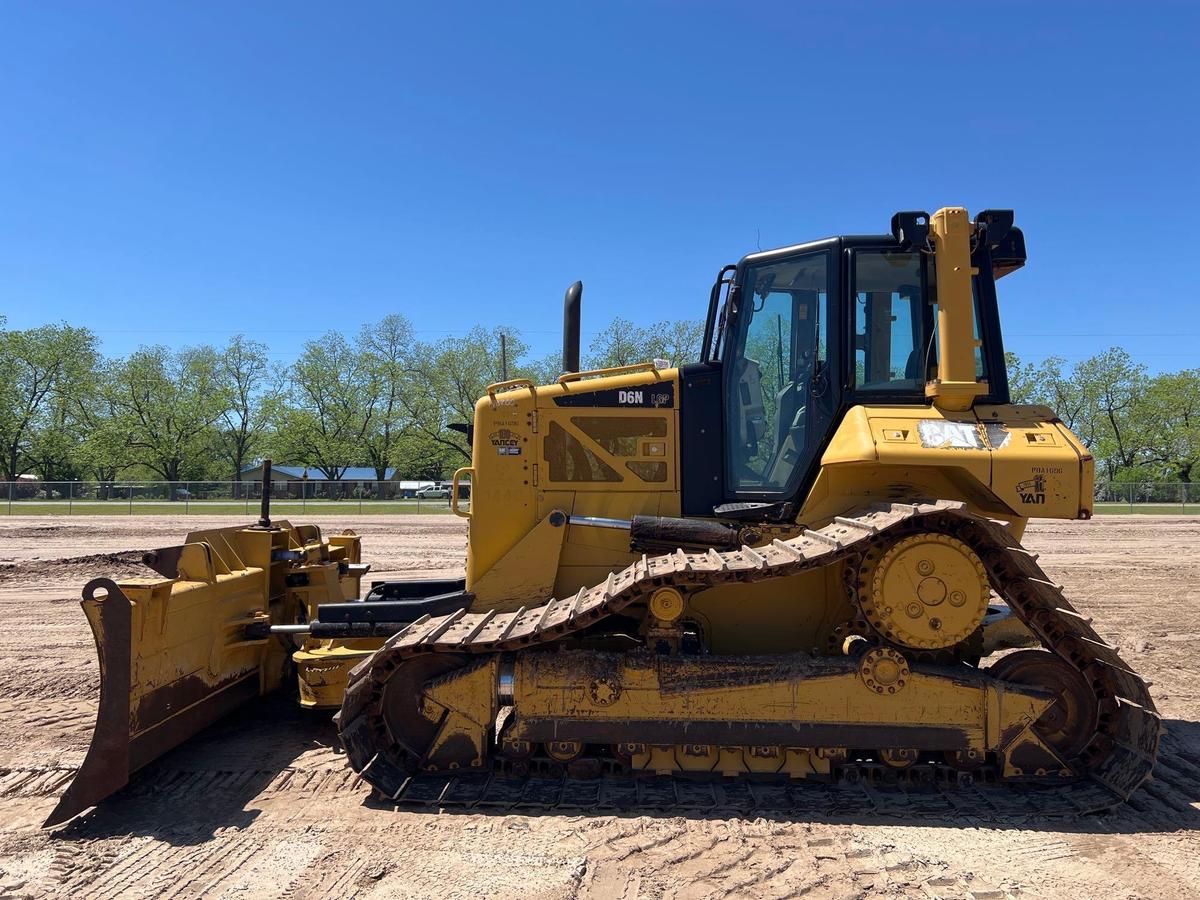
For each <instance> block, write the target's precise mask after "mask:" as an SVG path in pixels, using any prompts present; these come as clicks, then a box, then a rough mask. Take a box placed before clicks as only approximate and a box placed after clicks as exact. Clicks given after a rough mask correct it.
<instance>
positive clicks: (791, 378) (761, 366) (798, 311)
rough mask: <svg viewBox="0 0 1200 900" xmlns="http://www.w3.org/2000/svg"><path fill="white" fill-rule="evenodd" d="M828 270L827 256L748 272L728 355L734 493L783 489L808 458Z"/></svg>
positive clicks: (822, 254)
mask: <svg viewBox="0 0 1200 900" xmlns="http://www.w3.org/2000/svg"><path fill="white" fill-rule="evenodd" d="M829 270H830V265H829V254H828V253H827V252H826V251H824V250H822V251H817V252H814V253H806V254H801V255H798V256H794V257H790V258H788V259H785V260H779V261H775V262H770V263H763V264H761V265H757V266H749V267H747V269H746V272H745V275H744V276H743V279H742V288H741V291H740V294H739V298H738V309H737V314H736V319H735V321H734V324H733V328H732V333H731V334H730V335H729V344H728V352H727V353H726V354H725V359H726V365H728V366H730V367H731V371H730V377H729V378H728V380H727V382H726V384H727V388H726V390H727V391H728V396H727V398H726V409H728V410H729V411H730V413H731V415H730V416H729V418H728V419H727V421H726V429H727V431H726V446H727V449H728V453H727V456H726V459H727V464H728V469H729V471H728V473H727V475H728V479H729V483H730V486H731V487H732V488H733V490H734V491H737V492H774V491H779V490H782V489H784V488H785V487H786V485H787V483H788V482H789V480H790V479H791V476H792V474H793V473H794V472H795V471H796V470H797V468H798V467H799V466H800V464H801V463H803V461H804V459H805V453H806V444H807V442H808V440H809V435H808V418H809V417H808V398H809V397H810V395H811V392H812V386H813V381H814V378H822V377H827V376H826V373H823V372H822V366H823V365H824V364H825V362H824V361H825V359H826V353H827V347H826V334H827V330H826V329H827V325H826V322H827V320H828V318H829V312H828V303H829Z"/></svg>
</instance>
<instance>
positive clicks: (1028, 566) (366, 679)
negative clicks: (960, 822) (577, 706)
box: [337, 501, 1162, 814]
mask: <svg viewBox="0 0 1200 900" xmlns="http://www.w3.org/2000/svg"><path fill="white" fill-rule="evenodd" d="M916 531H937V532H942V533H946V534H951V535H954V536H955V537H957V538H958V539H960V540H962V541H964V542H965V543H967V544H968V545H970V546H971V547H972V548H973V549H974V550H975V552H976V553H977V554H978V555H979V557H980V559H981V560H982V561H983V563H984V566H985V568H986V569H987V573H988V577H989V580H990V582H991V585H992V587H993V589H994V590H995V591H996V593H997V594H999V595H1000V596H1001V597H1002V598H1003V599H1004V600H1005V601H1006V602H1007V603H1008V605H1009V606H1010V607H1011V609H1012V610H1013V612H1014V613H1015V614H1016V615H1017V616H1018V617H1019V618H1020V619H1021V621H1023V622H1024V623H1025V625H1026V626H1027V627H1028V628H1029V629H1030V630H1031V631H1032V632H1033V633H1034V634H1035V635H1036V636H1037V637H1038V638H1039V639H1040V641H1041V642H1042V645H1043V646H1044V647H1045V648H1046V649H1047V650H1049V651H1051V652H1052V653H1054V654H1056V655H1057V656H1058V657H1059V658H1060V659H1061V660H1063V661H1065V662H1066V663H1067V664H1068V665H1070V666H1072V667H1073V668H1074V669H1075V670H1076V671H1078V672H1079V673H1080V674H1081V675H1082V676H1083V677H1084V678H1085V679H1086V680H1087V682H1088V685H1089V686H1090V688H1091V690H1092V692H1093V693H1094V695H1095V697H1096V702H1097V708H1098V715H1097V717H1096V722H1097V724H1096V730H1095V733H1094V734H1093V735H1092V736H1091V738H1090V739H1089V740H1088V741H1087V742H1086V744H1085V745H1084V746H1083V749H1082V750H1081V751H1080V752H1079V754H1078V756H1077V757H1075V758H1074V759H1071V760H1068V763H1069V764H1070V765H1071V767H1072V769H1073V770H1074V771H1076V772H1079V773H1081V774H1083V775H1084V776H1086V777H1084V778H1081V779H1079V780H1076V781H1073V782H1066V783H1056V784H1055V785H1054V786H1053V787H1049V786H1046V785H1031V786H1016V785H1009V786H1006V787H1005V788H1004V789H1003V790H999V789H983V790H986V791H987V793H988V794H989V801H988V803H987V804H985V808H993V809H998V807H1005V808H1007V807H1010V806H1013V805H1014V804H1015V805H1016V809H1013V810H1010V812H1021V811H1022V810H1023V811H1024V813H1025V814H1028V813H1029V811H1030V807H1029V805H1028V804H1029V802H1030V800H1031V799H1033V800H1036V803H1035V804H1034V805H1035V806H1037V807H1043V809H1042V810H1041V811H1042V812H1043V813H1045V812H1046V809H1044V807H1046V806H1047V804H1048V802H1049V803H1051V804H1057V806H1058V807H1059V808H1060V809H1061V811H1062V812H1064V813H1069V814H1078V813H1082V812H1095V811H1099V810H1103V809H1106V808H1109V807H1112V806H1115V805H1117V804H1119V803H1121V802H1123V801H1124V800H1125V799H1127V798H1128V797H1129V795H1130V794H1132V793H1133V791H1134V790H1136V789H1137V788H1138V786H1139V785H1141V784H1142V782H1144V781H1145V780H1146V779H1147V778H1148V777H1149V776H1150V771H1151V769H1152V768H1153V765H1154V759H1155V756H1156V754H1157V749H1158V742H1159V736H1160V733H1161V730H1162V729H1161V723H1160V720H1159V716H1158V714H1157V712H1156V711H1155V709H1154V704H1153V701H1152V700H1151V698H1150V694H1149V691H1148V690H1147V688H1146V685H1145V683H1144V682H1143V681H1142V680H1141V679H1140V678H1139V677H1138V676H1137V675H1136V674H1134V673H1133V672H1132V671H1131V670H1130V669H1129V667H1128V666H1127V665H1126V664H1125V663H1124V661H1123V660H1122V659H1121V658H1120V656H1119V655H1118V654H1117V651H1116V650H1115V649H1114V648H1113V647H1111V646H1109V645H1108V644H1106V643H1105V642H1104V641H1103V639H1102V638H1101V637H1100V636H1099V635H1098V634H1097V633H1096V631H1095V630H1094V629H1093V628H1092V627H1091V623H1090V620H1088V619H1085V618H1084V617H1082V616H1080V615H1079V613H1077V612H1076V611H1075V610H1074V609H1073V608H1072V607H1071V605H1070V603H1068V602H1067V600H1066V599H1065V598H1064V597H1063V594H1062V589H1061V586H1059V585H1055V584H1053V583H1052V582H1051V581H1050V580H1049V579H1048V578H1047V577H1046V575H1045V573H1044V572H1043V571H1042V570H1041V568H1040V567H1039V566H1038V565H1037V562H1036V559H1037V557H1036V555H1035V554H1032V553H1030V552H1028V551H1027V550H1025V549H1024V548H1023V547H1021V545H1020V544H1019V543H1018V542H1017V541H1016V540H1015V539H1014V538H1013V537H1012V535H1011V534H1010V533H1009V532H1008V530H1007V529H1006V528H1005V527H1004V526H1003V525H1002V524H1000V523H996V522H993V521H991V520H988V519H984V518H982V517H979V516H976V515H974V514H971V513H969V512H967V511H966V509H965V507H964V504H962V503H955V502H948V501H939V502H936V503H915V504H878V505H875V506H872V507H869V508H868V509H866V510H864V511H862V512H860V513H858V514H857V515H853V516H849V517H842V516H839V517H837V518H836V519H834V521H833V522H831V523H830V524H829V525H827V526H825V527H824V528H821V529H819V530H808V529H805V530H804V531H803V532H802V533H801V535H799V536H798V537H795V538H792V539H790V540H786V541H784V540H775V541H773V542H772V543H771V544H767V545H763V546H760V547H748V546H743V547H742V548H740V549H739V550H730V551H724V552H718V551H716V550H709V551H707V552H704V553H687V552H684V551H683V550H678V551H676V552H675V553H672V554H666V555H663V556H655V557H648V556H643V557H642V558H641V559H640V560H639V561H637V562H635V563H633V564H632V565H630V566H628V567H626V568H625V569H624V570H623V571H621V572H616V573H613V574H611V575H610V576H609V577H608V579H607V580H606V581H605V582H604V583H603V584H599V585H595V586H593V587H591V588H585V589H581V590H580V591H579V592H578V593H577V594H575V595H574V596H572V597H562V598H554V599H551V600H549V601H547V602H546V603H544V604H542V605H540V606H537V607H532V608H527V609H525V608H523V609H520V610H517V611H516V612H511V613H496V612H494V611H491V612H485V613H468V612H463V611H459V612H456V613H452V614H450V615H447V616H440V617H428V616H427V617H424V618H422V619H419V620H417V621H416V622H413V623H412V624H411V625H409V626H408V627H407V628H405V629H404V630H403V631H401V632H399V633H398V634H396V635H394V636H392V637H391V638H389V639H388V641H387V642H386V643H385V644H384V646H383V647H382V648H380V650H378V651H377V652H376V653H375V654H374V655H373V656H372V657H370V658H369V659H367V660H365V661H364V662H363V663H362V664H360V665H359V666H358V667H357V668H356V669H355V670H354V671H353V672H352V673H351V676H350V682H349V685H348V687H347V691H346V697H345V700H344V702H343V705H342V710H341V712H340V713H339V714H338V716H337V721H338V728H339V732H340V734H341V738H342V741H343V744H344V746H345V748H346V752H347V756H348V758H349V761H350V765H351V766H352V767H353V768H354V770H355V771H357V772H359V773H360V774H361V775H362V777H363V778H364V779H365V780H366V781H367V782H368V783H370V784H372V785H373V786H374V787H375V788H376V789H377V790H378V791H379V792H380V793H382V794H383V795H385V796H387V797H389V798H391V799H393V800H396V801H397V802H401V803H409V804H412V803H416V804H432V805H438V806H455V805H463V806H474V805H484V806H500V807H502V806H504V805H506V804H507V805H510V806H512V807H514V808H516V807H519V808H530V807H537V808H547V809H554V808H570V809H575V808H597V809H601V808H606V807H610V806H612V805H614V804H616V801H615V800H611V798H613V797H624V798H626V801H628V802H629V805H631V806H635V807H644V806H645V805H646V804H645V802H644V799H645V798H644V796H643V795H644V794H645V792H646V791H647V790H649V788H647V787H646V784H649V783H658V784H660V785H661V784H662V783H669V784H673V785H674V784H687V785H697V784H702V783H703V782H697V781H695V780H693V779H690V778H689V779H663V778H662V777H655V778H647V777H640V778H629V777H628V776H624V777H620V776H609V777H606V778H601V779H593V780H591V781H590V782H589V783H590V784H591V787H582V786H579V787H573V786H572V785H576V784H578V780H577V779H572V778H568V777H565V776H564V777H559V778H555V777H545V776H524V777H522V776H513V775H510V774H504V773H501V772H495V773H488V774H483V773H477V772H476V773H471V774H469V775H467V774H462V775H456V774H455V773H447V774H435V773H420V774H416V775H414V774H412V773H411V772H410V771H408V770H409V768H411V767H410V766H409V765H407V764H406V763H405V752H404V748H403V747H401V746H400V745H399V744H397V743H395V742H394V741H393V739H392V737H391V736H390V735H389V732H388V729H387V727H386V726H385V724H384V722H383V717H382V713H381V704H382V696H383V692H384V689H385V686H386V684H387V682H388V680H389V679H390V678H392V677H393V675H395V673H396V672H397V670H398V669H400V668H401V667H403V666H405V665H406V664H408V663H409V662H410V661H411V660H413V659H414V658H416V657H420V656H424V655H426V654H431V653H454V654H465V655H481V654H494V653H501V652H512V651H519V650H524V649H527V648H530V647H536V646H539V645H548V644H552V643H554V642H555V641H558V640H560V639H562V638H563V637H566V636H568V635H571V634H574V633H577V632H580V631H582V630H583V629H584V628H587V627H588V626H590V625H592V624H593V623H595V622H597V621H599V620H601V619H603V618H605V617H607V616H610V615H613V614H615V613H618V612H620V611H621V610H623V609H625V608H626V607H628V606H630V605H631V604H634V603H636V602H639V601H645V600H646V599H648V598H649V596H650V595H651V594H652V593H653V592H654V591H655V590H656V589H657V588H659V587H662V586H665V585H671V586H674V587H676V588H679V589H681V590H684V591H692V590H702V589H705V588H708V587H713V586H716V585H719V584H728V583H731V582H757V581H762V580H765V579H767V578H779V577H786V576H789V575H794V574H796V573H798V572H803V571H806V570H809V569H813V568H817V567H823V566H828V565H833V564H836V563H839V562H841V561H843V560H847V559H849V558H851V557H853V556H856V555H858V554H861V553H864V552H865V551H866V550H868V549H869V548H871V547H872V546H874V545H880V546H882V545H884V544H886V543H888V542H889V541H891V540H893V539H895V538H896V537H898V536H903V535H905V534H908V533H914V532H916ZM967 780H969V779H967ZM934 781H935V782H937V781H939V779H936V778H935V779H934ZM738 783H739V784H745V785H746V786H747V788H746V792H743V791H742V789H741V787H734V788H730V787H729V786H728V781H727V780H726V781H725V782H722V784H721V785H716V786H713V787H711V788H705V789H703V790H702V791H701V794H700V800H699V801H698V802H702V803H708V802H709V801H710V800H711V803H710V806H711V808H722V807H723V806H725V805H727V803H726V799H725V797H726V795H727V792H728V791H729V790H733V791H735V793H736V794H737V796H739V797H743V798H744V797H749V798H750V799H751V801H753V802H752V803H751V807H750V808H762V809H770V808H779V807H776V806H772V805H770V803H768V804H767V805H766V806H763V805H762V804H761V803H760V802H758V801H757V800H755V798H762V797H767V796H769V797H771V798H774V799H773V800H772V801H771V803H774V802H782V800H781V799H780V798H781V797H790V798H792V800H793V802H792V803H791V804H789V805H793V806H794V805H799V806H801V807H804V806H806V805H807V803H805V802H804V801H803V799H802V798H803V797H804V796H806V795H807V796H809V797H810V798H811V797H812V796H813V795H812V794H809V793H808V792H810V791H814V792H815V791H833V792H834V794H832V795H830V796H831V797H834V798H835V799H836V796H838V795H837V792H838V791H839V790H841V788H840V787H830V786H812V785H809V784H804V785H793V786H786V785H784V786H783V788H784V789H783V791H782V793H780V792H779V791H780V787H781V786H780V785H775V786H774V787H773V788H771V789H769V790H768V789H767V788H764V787H762V784H763V783H759V782H754V781H751V780H750V779H741V780H739V781H738ZM614 784H615V785H616V786H614ZM955 784H958V782H955ZM923 789H928V784H926V785H924V786H923ZM938 789H939V790H941V788H938ZM955 789H959V788H957V787H956V788H955ZM688 790H693V788H690V787H689V788H688ZM856 790H857V789H856ZM704 791H708V793H705V792H704ZM789 791H791V792H792V793H789ZM860 792H861V791H860ZM654 793H655V795H661V796H662V797H663V804H664V805H666V806H670V805H671V804H672V803H677V802H678V801H679V797H678V794H677V789H676V788H674V787H673V788H672V789H671V790H670V791H667V789H666V788H665V787H660V788H656V789H655V790H654ZM885 793H891V791H887V792H885ZM593 795H594V800H592V801H590V805H589V801H588V798H590V797H593ZM822 796H824V795H822ZM914 796H915V795H914ZM671 797H674V800H671ZM564 798H567V799H566V800H564ZM580 798H581V799H580ZM629 798H634V799H633V800H630V799H629ZM638 798H641V799H638ZM610 800H611V802H610ZM827 800H828V798H826V799H823V800H821V801H820V803H819V804H818V805H820V806H828V805H829V803H831V802H832V801H831V800H828V802H827ZM739 802H740V801H739ZM564 804H565V805H564ZM577 804H582V806H579V805H577ZM616 805H617V806H620V804H616ZM651 805H653V804H651ZM735 805H736V804H735ZM856 808H859V809H861V805H858V806H857V807H856ZM998 811H999V810H998Z"/></svg>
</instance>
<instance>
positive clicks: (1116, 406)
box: [1058, 347, 1148, 481]
mask: <svg viewBox="0 0 1200 900" xmlns="http://www.w3.org/2000/svg"><path fill="white" fill-rule="evenodd" d="M1070 381H1071V382H1072V383H1073V384H1074V385H1075V386H1076V389H1077V390H1078V392H1079V399H1078V404H1079V407H1080V412H1079V414H1078V415H1077V417H1076V419H1075V422H1074V424H1073V425H1072V424H1071V423H1070V422H1069V420H1068V419H1067V417H1066V416H1064V415H1063V413H1062V412H1061V411H1058V412H1059V415H1060V417H1062V418H1063V420H1064V422H1067V423H1068V425H1069V426H1070V427H1072V429H1073V430H1075V431H1077V432H1078V433H1079V436H1080V438H1081V439H1082V440H1083V441H1084V443H1086V444H1087V446H1088V448H1089V449H1090V450H1091V451H1092V453H1093V454H1094V455H1095V457H1096V460H1097V462H1098V463H1099V464H1100V466H1101V467H1102V468H1103V471H1104V474H1105V476H1106V477H1107V478H1108V479H1109V480H1110V481H1114V480H1116V479H1117V478H1118V477H1127V476H1129V475H1130V474H1131V473H1133V472H1134V470H1135V469H1136V468H1137V466H1138V464H1139V463H1140V462H1141V461H1142V457H1143V454H1144V452H1145V449H1146V446H1147V437H1148V435H1147V434H1146V433H1145V431H1144V430H1143V429H1141V428H1139V427H1137V422H1136V418H1135V417H1136V408H1137V404H1138V401H1139V399H1140V398H1141V397H1142V396H1144V395H1145V393H1146V386H1147V381H1148V378H1147V376H1146V367H1145V366H1143V365H1142V364H1140V363H1136V362H1134V361H1133V358H1132V357H1130V355H1129V354H1128V353H1127V352H1126V351H1125V350H1123V349H1121V348H1120V347H1112V348H1110V349H1109V350H1106V351H1105V352H1103V353H1100V354H1098V355H1096V356H1093V357H1090V358H1089V359H1086V360H1084V361H1083V362H1081V363H1080V364H1079V365H1077V366H1076V367H1075V370H1074V372H1073V373H1072V377H1071V379H1070Z"/></svg>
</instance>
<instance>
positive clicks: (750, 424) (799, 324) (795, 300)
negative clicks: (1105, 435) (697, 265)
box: [681, 211, 1025, 518]
mask: <svg viewBox="0 0 1200 900" xmlns="http://www.w3.org/2000/svg"><path fill="white" fill-rule="evenodd" d="M928 221H929V217H928V215H927V214H925V213H898V214H897V216H896V217H895V218H894V219H893V234H891V235H865V236H862V235H857V236H842V237H836V238H829V239H826V240H822V241H816V242H812V243H808V244H799V245H796V246H792V247H785V248H782V249H779V250H769V251H764V252H759V253H753V254H750V255H748V256H745V257H743V259H742V260H741V261H740V262H738V263H737V265H736V266H727V267H725V268H724V269H722V270H721V273H720V274H719V276H718V278H717V283H716V284H715V285H714V287H713V292H712V295H711V298H710V304H709V315H708V321H707V324H706V328H705V340H704V349H705V354H704V360H703V361H702V362H701V363H699V364H697V365H695V366H687V367H685V368H684V370H683V372H682V381H683V390H682V397H681V429H682V436H683V439H684V440H685V441H686V440H687V439H688V438H689V437H695V438H696V439H700V438H701V436H703V435H708V434H711V433H712V432H713V431H715V430H718V429H719V430H720V431H721V433H722V434H723V435H724V440H723V442H722V443H723V445H722V448H721V449H722V453H721V454H720V459H719V460H718V459H716V457H717V456H718V455H717V454H715V453H711V454H687V453H685V454H684V458H685V459H689V458H698V457H701V456H702V457H703V459H698V460H697V461H696V462H693V463H689V465H688V466H686V467H685V470H684V472H683V479H682V481H683V484H682V488H683V512H684V515H700V516H706V515H712V514H713V511H714V509H716V510H717V513H718V515H722V516H728V515H733V516H734V517H736V518H786V517H787V516H788V515H790V513H791V512H792V510H793V509H794V507H795V505H796V502H797V500H798V499H799V498H801V497H802V496H803V495H804V493H806V492H807V490H808V488H809V487H810V486H811V484H812V481H813V479H815V477H816V472H817V469H818V468H819V461H820V457H821V454H822V453H823V451H824V449H825V447H826V446H827V444H828V442H829V440H830V438H831V437H832V435H833V433H834V431H835V430H836V427H837V425H838V424H839V423H840V421H841V418H842V416H843V415H844V414H845V412H846V410H847V409H848V408H850V407H851V406H853V405H857V404H863V403H873V404H887V405H904V406H912V405H921V406H925V405H928V404H929V403H930V400H929V399H928V398H927V397H926V384H927V382H929V381H930V380H931V379H933V378H935V377H936V373H937V291H936V270H935V265H936V263H935V257H934V254H933V251H932V246H931V245H930V244H929V242H928V240H927V234H928ZM1011 222H1012V214H1011V212H1007V211H987V212H983V213H980V214H979V216H977V217H976V223H975V226H974V228H975V240H974V242H973V244H972V258H971V262H972V267H973V268H974V269H976V270H977V272H978V274H976V275H975V276H974V277H973V279H972V286H973V295H974V326H975V332H974V336H975V342H976V346H975V377H976V380H977V381H978V382H980V383H981V384H983V385H984V386H985V387H984V395H983V396H982V397H981V398H980V400H981V402H989V403H1007V402H1008V382H1007V374H1006V372H1005V369H1004V350H1003V344H1002V341H1001V336H1000V324H999V317H998V313H997V310H996V295H995V278H997V277H999V276H1001V275H1004V274H1007V273H1008V272H1010V271H1013V270H1015V269H1016V268H1019V267H1020V266H1021V265H1023V264H1024V261H1025V247H1024V238H1023V236H1022V235H1021V232H1020V231H1019V230H1018V229H1016V228H1013V227H1012V225H1011ZM714 404H715V405H716V406H718V408H719V409H720V410H721V412H722V420H721V421H720V423H717V422H716V421H714V417H713V414H712V412H711V407H712V406H713V405H714ZM701 405H705V406H708V407H709V411H708V412H705V411H703V410H702V409H699V408H698V407H700V406H701ZM711 444H712V442H709V444H708V445H709V446H711Z"/></svg>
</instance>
